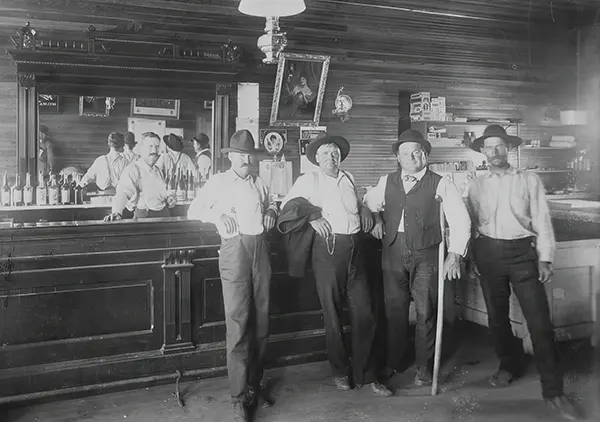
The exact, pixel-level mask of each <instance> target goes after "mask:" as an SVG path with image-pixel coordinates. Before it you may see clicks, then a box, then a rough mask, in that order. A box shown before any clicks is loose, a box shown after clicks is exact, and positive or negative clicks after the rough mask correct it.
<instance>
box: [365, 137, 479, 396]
mask: <svg viewBox="0 0 600 422" xmlns="http://www.w3.org/2000/svg"><path fill="white" fill-rule="evenodd" d="M392 150H393V152H394V154H395V155H396V157H397V160H398V163H399V168H398V170H397V171H396V172H394V173H391V174H389V175H387V176H383V177H381V179H380V180H379V183H378V184H377V186H376V187H374V188H372V189H370V190H369V191H368V192H367V194H366V195H365V197H364V202H365V204H366V205H367V206H368V207H369V208H370V210H371V211H372V212H373V213H374V214H373V215H374V218H375V225H374V228H373V231H372V234H373V236H374V237H376V238H377V239H382V243H383V245H382V269H383V290H384V299H385V300H384V302H385V313H386V320H387V327H388V333H387V365H388V367H387V375H388V376H391V375H393V373H394V372H395V371H402V370H403V369H404V368H405V361H406V358H407V355H406V352H407V343H408V328H409V305H410V299H411V297H412V298H413V300H414V302H415V310H416V314H417V327H416V334H415V352H416V357H415V364H416V367H417V373H416V375H415V384H417V385H429V384H431V382H432V373H433V354H434V347H435V323H436V304H437V282H438V272H439V269H438V246H439V244H440V243H441V241H442V237H441V236H442V234H441V230H440V221H439V219H440V218H439V215H440V213H439V210H440V203H439V199H441V201H442V203H443V209H444V214H445V216H446V219H447V220H448V225H449V227H450V238H449V247H448V255H447V257H446V261H445V263H444V268H443V271H444V279H445V278H446V277H447V278H449V279H454V278H459V277H460V258H461V257H462V256H464V255H465V253H466V250H467V245H468V242H469V237H470V221H469V215H468V213H467V210H466V208H465V206H464V204H463V201H462V198H461V195H460V194H459V192H458V190H457V189H456V187H455V185H454V184H453V183H452V182H451V181H449V180H448V179H446V178H442V177H441V176H440V175H438V174H436V173H433V172H432V171H430V170H429V169H428V168H427V157H428V155H429V154H430V153H431V144H430V143H429V142H428V141H427V140H426V139H425V138H424V137H423V134H421V132H418V131H416V130H406V131H404V132H402V133H401V134H400V136H399V139H398V142H396V143H395V144H394V145H393V148H392ZM380 212H382V214H383V215H381V214H380Z"/></svg>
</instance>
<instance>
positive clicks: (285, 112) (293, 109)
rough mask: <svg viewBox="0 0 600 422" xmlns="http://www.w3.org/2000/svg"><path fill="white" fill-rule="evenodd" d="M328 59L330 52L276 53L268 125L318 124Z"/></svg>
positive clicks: (329, 59) (327, 70)
mask: <svg viewBox="0 0 600 422" xmlns="http://www.w3.org/2000/svg"><path fill="white" fill-rule="evenodd" d="M330 61H331V56H324V55H317V54H299V53H282V54H281V55H280V57H279V63H278V65H277V76H276V78H275V91H274V93H273V104H272V107H271V119H270V125H271V126H318V125H319V121H320V119H321V110H322V108H323V99H324V97H325V88H326V84H327V75H328V73H329V63H330ZM315 85H316V86H315Z"/></svg>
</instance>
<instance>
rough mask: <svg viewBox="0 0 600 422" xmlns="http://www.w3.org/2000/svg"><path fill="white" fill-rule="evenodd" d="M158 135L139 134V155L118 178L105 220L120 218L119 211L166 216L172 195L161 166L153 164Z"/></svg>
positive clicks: (120, 212) (157, 147) (155, 157)
mask: <svg viewBox="0 0 600 422" xmlns="http://www.w3.org/2000/svg"><path fill="white" fill-rule="evenodd" d="M159 145H160V137H159V136H158V135H157V134H156V133H154V132H145V133H143V134H142V142H140V156H141V158H140V159H139V160H137V161H134V162H133V163H131V164H129V165H128V166H127V167H126V168H125V170H124V171H123V174H122V175H121V179H120V180H119V184H118V185H117V192H116V194H115V196H114V197H113V201H112V212H111V213H110V214H109V215H107V216H106V217H105V218H104V220H105V221H113V220H120V219H121V218H122V216H123V210H124V209H125V208H127V209H128V210H129V211H132V212H133V217H134V218H135V219H138V218H158V217H170V216H171V211H170V210H171V208H173V207H174V206H175V204H176V202H177V201H176V198H175V197H173V196H168V195H167V184H166V180H165V176H164V175H163V172H162V171H161V169H159V168H158V167H157V166H156V161H157V160H158V157H159V154H158V149H159Z"/></svg>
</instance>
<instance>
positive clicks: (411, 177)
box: [404, 174, 417, 182]
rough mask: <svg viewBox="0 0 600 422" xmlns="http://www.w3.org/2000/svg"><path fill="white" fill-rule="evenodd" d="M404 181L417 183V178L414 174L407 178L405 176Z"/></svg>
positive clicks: (408, 175)
mask: <svg viewBox="0 0 600 422" xmlns="http://www.w3.org/2000/svg"><path fill="white" fill-rule="evenodd" d="M404 181H405V182H416V181H417V178H416V177H415V176H413V175H412V174H407V175H406V176H404Z"/></svg>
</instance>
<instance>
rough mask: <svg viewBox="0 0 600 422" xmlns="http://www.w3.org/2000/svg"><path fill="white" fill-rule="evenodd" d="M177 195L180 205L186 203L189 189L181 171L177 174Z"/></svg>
mask: <svg viewBox="0 0 600 422" xmlns="http://www.w3.org/2000/svg"><path fill="white" fill-rule="evenodd" d="M175 195H176V197H177V203H178V204H181V203H183V202H185V199H186V195H187V188H186V186H185V182H184V181H183V172H182V171H181V170H179V171H178V172H177V190H176V192H175Z"/></svg>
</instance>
